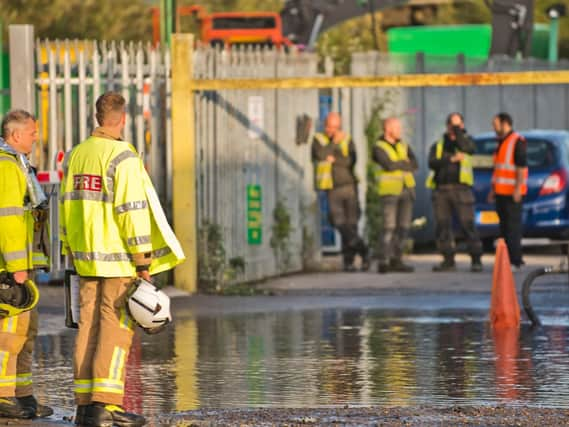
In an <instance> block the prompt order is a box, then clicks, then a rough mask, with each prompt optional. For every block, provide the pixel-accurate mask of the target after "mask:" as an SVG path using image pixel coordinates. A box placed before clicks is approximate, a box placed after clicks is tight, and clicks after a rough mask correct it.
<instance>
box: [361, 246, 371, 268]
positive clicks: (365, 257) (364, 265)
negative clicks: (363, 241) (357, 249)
mask: <svg viewBox="0 0 569 427" xmlns="http://www.w3.org/2000/svg"><path fill="white" fill-rule="evenodd" d="M369 267H370V260H369V251H368V250H367V248H366V249H365V251H364V252H363V253H362V265H361V268H360V270H361V271H368V270H369Z"/></svg>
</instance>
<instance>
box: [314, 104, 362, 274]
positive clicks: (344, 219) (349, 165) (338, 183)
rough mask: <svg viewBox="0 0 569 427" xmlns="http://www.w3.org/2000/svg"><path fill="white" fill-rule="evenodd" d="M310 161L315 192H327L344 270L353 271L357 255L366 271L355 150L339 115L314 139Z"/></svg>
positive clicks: (331, 118)
mask: <svg viewBox="0 0 569 427" xmlns="http://www.w3.org/2000/svg"><path fill="white" fill-rule="evenodd" d="M312 161H313V162H314V165H315V170H316V189H317V190H319V191H326V192H327V195H328V206H329V209H330V222H331V223H332V225H333V226H334V227H335V228H336V229H337V230H338V231H339V232H340V236H341V238H342V257H343V265H344V271H348V272H353V271H355V270H356V268H355V266H354V258H355V256H356V255H360V257H361V260H362V264H361V269H362V271H367V270H368V269H369V258H368V248H367V246H366V244H365V243H364V241H363V240H362V238H361V237H360V236H359V234H358V219H359V215H360V206H359V201H358V191H357V185H358V183H357V179H356V176H355V174H354V166H355V164H356V147H355V145H354V142H353V141H352V139H351V137H350V136H349V135H347V134H346V133H344V132H343V131H342V120H341V118H340V115H339V114H338V113H330V114H328V116H327V117H326V122H325V128H324V133H317V134H316V135H315V136H314V141H313V142H312Z"/></svg>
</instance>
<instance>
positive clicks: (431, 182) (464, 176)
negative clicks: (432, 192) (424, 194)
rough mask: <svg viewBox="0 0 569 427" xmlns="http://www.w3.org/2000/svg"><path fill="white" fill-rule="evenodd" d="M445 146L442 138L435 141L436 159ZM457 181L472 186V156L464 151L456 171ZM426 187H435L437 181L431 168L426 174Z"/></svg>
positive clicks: (440, 155) (441, 155)
mask: <svg viewBox="0 0 569 427" xmlns="http://www.w3.org/2000/svg"><path fill="white" fill-rule="evenodd" d="M444 146H445V141H444V140H443V139H441V140H439V141H438V142H437V148H436V150H437V152H436V156H437V159H441V158H442V157H443V149H444ZM458 181H459V182H460V183H461V184H465V185H468V186H470V187H472V184H474V172H473V171H472V156H471V155H470V154H466V153H464V159H462V160H461V161H460V172H459V173H458ZM425 186H426V187H427V188H431V189H435V188H436V187H437V183H436V182H435V171H433V170H431V172H430V173H429V176H427V181H426V183H425Z"/></svg>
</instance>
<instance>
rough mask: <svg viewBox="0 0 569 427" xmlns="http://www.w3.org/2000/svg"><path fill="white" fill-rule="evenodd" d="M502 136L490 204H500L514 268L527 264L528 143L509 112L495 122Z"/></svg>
mask: <svg viewBox="0 0 569 427" xmlns="http://www.w3.org/2000/svg"><path fill="white" fill-rule="evenodd" d="M492 124H493V126H494V131H495V132H496V136H497V138H498V147H497V148H496V152H495V154H494V173H493V174H492V189H491V190H490V194H489V195H488V201H489V202H490V203H493V202H495V203H496V212H497V213H498V217H499V218H500V234H501V236H502V237H503V238H504V239H505V240H506V245H507V246H508V253H509V255H510V262H511V264H512V265H513V266H514V267H517V268H520V267H521V266H522V265H524V261H523V259H522V231H523V230H522V203H523V198H524V196H525V195H526V194H527V191H528V187H527V180H528V164H527V147H526V145H527V143H526V140H525V139H524V137H522V136H521V135H519V134H518V133H516V132H514V129H513V120H512V117H511V116H510V115H509V114H508V113H500V114H497V115H496V116H495V117H494V120H493V122H492Z"/></svg>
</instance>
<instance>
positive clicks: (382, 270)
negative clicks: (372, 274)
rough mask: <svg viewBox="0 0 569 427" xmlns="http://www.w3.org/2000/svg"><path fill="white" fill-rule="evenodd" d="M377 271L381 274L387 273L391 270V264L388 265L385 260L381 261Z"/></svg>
mask: <svg viewBox="0 0 569 427" xmlns="http://www.w3.org/2000/svg"><path fill="white" fill-rule="evenodd" d="M377 272H378V273H379V274H385V273H387V272H389V265H387V264H386V263H384V262H380V263H379V264H377Z"/></svg>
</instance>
